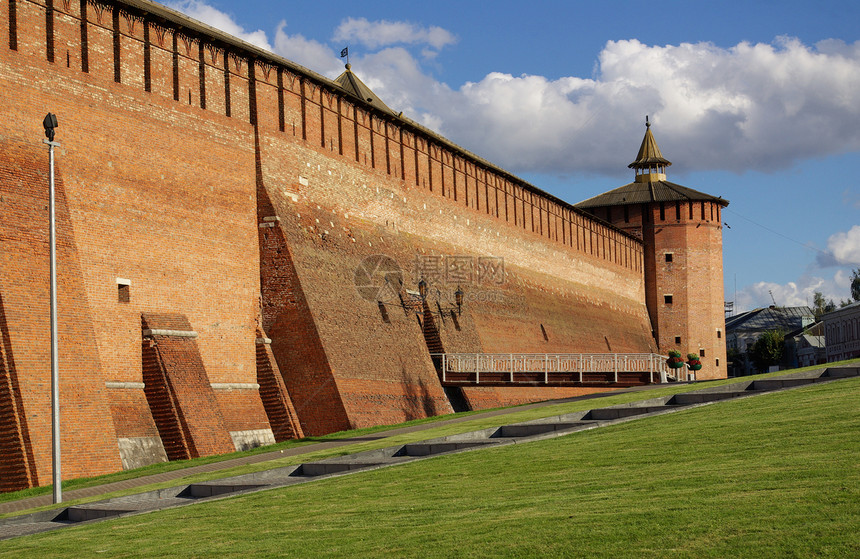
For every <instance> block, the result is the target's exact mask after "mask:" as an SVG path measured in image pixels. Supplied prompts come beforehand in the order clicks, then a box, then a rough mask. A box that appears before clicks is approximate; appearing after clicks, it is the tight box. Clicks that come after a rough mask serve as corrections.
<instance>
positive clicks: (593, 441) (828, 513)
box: [0, 379, 860, 557]
mask: <svg viewBox="0 0 860 559" xmlns="http://www.w3.org/2000/svg"><path fill="white" fill-rule="evenodd" d="M602 404H603V402H601V405H602ZM858 404H860V379H849V380H842V381H835V382H831V383H827V384H821V385H814V386H810V387H805V388H801V389H796V390H791V391H786V392H781V393H774V394H766V395H761V396H757V397H754V398H747V399H742V400H737V401H730V402H723V403H719V404H715V405H709V406H703V407H699V408H694V409H689V410H684V411H680V412H677V413H674V414H668V415H662V416H657V417H651V418H645V419H641V420H637V421H633V422H629V423H624V424H619V425H615V426H609V427H604V428H601V429H595V430H590V431H583V432H579V433H575V434H572V435H568V436H565V437H561V438H557V439H551V440H546V441H541V442H534V443H528V444H517V445H510V446H507V447H503V448H496V449H488V450H481V451H475V452H468V453H463V454H458V455H452V456H443V457H437V458H431V459H428V460H423V461H419V462H414V463H410V464H406V465H402V466H397V467H392V468H385V469H381V470H375V471H371V472H365V473H359V474H355V475H351V476H346V477H342V478H337V479H329V480H321V481H318V482H314V483H308V484H303V485H299V486H295V487H290V488H283V489H278V490H273V491H267V492H262V493H257V494H254V495H249V496H244V497H237V498H232V499H225V500H221V501H217V502H211V503H201V504H199V505H195V506H191V507H184V508H180V509H173V510H169V511H162V512H157V513H151V514H145V515H138V516H134V517H129V518H124V519H117V520H111V521H106V522H102V523H98V524H93V525H89V526H79V527H74V528H67V529H63V530H60V531H56V532H51V533H46V534H39V535H35V536H28V537H24V538H17V539H13V540H8V541H5V542H2V543H0V556H4V557H5V556H8V557H22V556H51V557H56V556H70V555H75V556H93V555H100V554H101V555H104V556H110V557H139V556H153V557H154V556H179V557H206V556H213V555H216V554H217V555H227V556H238V555H247V556H254V557H257V556H264V557H265V556H270V557H319V556H349V557H374V556H376V557H389V556H398V557H419V556H420V557H484V556H503V557H584V556H595V557H616V556H619V557H665V556H679V557H735V556H746V557H814V556H821V557H858V556H860V538H858V536H857V534H858V533H860V405H858ZM425 434H426V433H425Z"/></svg>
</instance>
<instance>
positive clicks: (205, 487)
mask: <svg viewBox="0 0 860 559" xmlns="http://www.w3.org/2000/svg"><path fill="white" fill-rule="evenodd" d="M857 376H860V367H850V366H849V367H831V368H827V369H816V370H813V371H804V372H800V373H794V374H789V375H785V376H781V377H771V378H767V379H761V380H749V381H740V382H736V383H733V384H727V385H723V386H718V387H710V388H705V389H701V390H696V391H691V392H684V393H680V394H675V395H671V396H662V397H658V398H651V399H645V400H641V401H638V402H634V403H630V404H623V405H618V406H610V407H604V408H594V409H590V410H587V411H580V412H575V413H570V414H565V415H559V416H553V417H546V418H542V419H538V420H533V421H529V422H525V423H517V424H510V425H502V426H500V427H492V428H488V429H483V430H480V431H472V432H468V433H462V434H458V435H451V436H448V437H444V438H439V439H430V440H425V441H421V442H417V443H410V444H405V445H403V444H401V445H396V446H390V447H386V448H382V449H378V450H372V451H366V452H360V453H356V454H350V455H346V456H337V457H334V458H329V459H326V460H320V461H316V462H305V463H301V464H297V465H291V466H286V467H276V468H273V469H270V470H267V471H263V472H257V473H252V474H245V475H241V476H234V477H228V478H223V479H218V480H214V481H209V482H203V483H193V484H183V485H178V486H176V487H171V488H168V489H162V490H158V491H149V492H145V493H139V494H136V495H130V496H126V497H118V498H114V499H107V500H103V501H98V502H93V503H87V504H83V505H75V506H61V508H56V509H52V510H49V511H43V512H38V513H33V514H23V515H20V516H14V517H11V518H7V519H3V520H0V539H7V538H12V537H16V536H22V535H28V534H35V533H38V532H44V531H48V530H55V529H58V528H62V527H65V526H71V525H76V524H80V523H84V522H86V523H90V522H98V521H100V520H103V519H105V518H111V517H116V516H125V515H131V514H139V513H143V512H147V511H152V510H160V509H165V508H172V507H177V506H184V505H189V504H192V503H196V502H202V501H206V500H212V499H217V498H224V497H229V496H233V495H238V494H242V493H249V492H253V491H262V490H266V489H273V488H278V487H285V486H288V485H293V484H297V483H304V482H307V481H311V480H317V479H324V478H327V477H332V476H337V475H345V474H349V473H352V472H357V471H365V470H370V469H375V468H382V467H387V466H392V465H396V464H402V463H405V462H411V461H414V460H420V459H422V458H426V457H428V456H438V455H441V454H451V453H455V452H463V451H468V450H476V449H480V448H489V447H493V446H499V445H505V444H515V443H520V442H528V441H535V440H541V439H547V438H551V437H558V436H562V435H566V434H569V433H572V432H575V431H580V430H584V429H593V428H597V427H602V426H605V425H611V424H615V423H619V422H622V421H630V420H632V419H637V418H640V417H647V416H651V415H657V414H664V413H672V412H674V411H677V410H679V409H688V408H690V407H695V406H701V405H707V404H711V403H715V402H720V401H726V400H729V399H733V398H742V397H749V396H754V395H757V394H763V393H767V392H773V391H776V390H784V389H790V388H795V387H800V386H806V385H809V384H812V383H817V382H828V381H833V380H837V379H842V378H850V377H857ZM650 388H655V387H654V386H645V387H638V388H633V389H628V390H626V391H642V392H643V395H644V394H647V390H648V389H650ZM620 392H624V391H613V392H611V393H604V394H600V395H592V396H589V397H580V398H571V399H568V400H554V401H550V402H541V403H538V404H532V405H530V406H520V407H518V408H513V409H506V410H496V411H492V412H486V413H484V414H477V415H470V416H468V417H464V418H455V419H452V420H450V422H462V421H471V420H474V419H476V418H481V417H490V416H498V415H504V414H508V413H511V412H513V411H521V410H523V409H529V408H533V407H541V406H547V405H554V404H558V403H559V402H562V401H573V400H581V399H586V398H595V399H596V398H599V397H601V396H606V395H611V394H618V393H620ZM445 423H446V422H436V423H430V424H425V425H419V426H412V427H405V428H399V429H392V430H390V431H385V432H382V433H379V434H376V435H372V436H369V437H357V438H349V439H340V440H334V441H326V442H322V443H317V444H311V445H307V446H302V447H298V448H293V449H288V450H284V451H283V452H281V451H275V452H271V453H265V454H260V455H256V456H249V457H242V458H236V459H233V460H226V461H223V462H218V463H213V464H207V465H203V466H196V467H192V468H186V469H182V470H177V471H173V472H167V473H164V474H156V475H152V476H146V477H141V478H136V479H132V480H127V481H121V482H115V483H110V484H105V485H101V486H96V487H91V488H86V489H79V490H74V491H68V492H66V493H65V497H66V499H67V500H74V499H79V498H84V497H92V496H97V495H103V494H106V493H109V492H112V491H117V490H122V489H130V488H134V487H140V486H144V485H150V484H153V483H160V482H164V481H170V480H171V479H179V478H182V477H185V476H188V475H192V474H196V473H202V472H212V471H218V470H226V469H228V468H232V467H235V466H238V465H243V464H251V463H257V462H265V461H268V460H274V459H276V458H283V457H286V456H295V455H302V454H307V453H311V452H316V451H319V450H324V449H328V448H335V447H338V446H345V445H349V444H354V443H356V442H361V441H367V440H375V439H385V438H388V437H393V436H395V435H400V434H403V433H409V432H415V431H420V430H424V429H429V428H432V427H437V426H439V425H444V424H445ZM51 500H52V497H51V495H44V496H39V497H31V498H28V499H21V500H19V501H12V502H9V503H2V504H0V513H9V512H15V511H24V510H28V509H32V508H35V507H39V506H44V505H49V504H50V503H51Z"/></svg>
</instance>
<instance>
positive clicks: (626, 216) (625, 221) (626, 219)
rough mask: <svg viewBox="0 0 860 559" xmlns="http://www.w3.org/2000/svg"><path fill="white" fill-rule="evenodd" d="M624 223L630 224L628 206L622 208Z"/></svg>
mask: <svg viewBox="0 0 860 559" xmlns="http://www.w3.org/2000/svg"><path fill="white" fill-rule="evenodd" d="M624 223H630V206H624Z"/></svg>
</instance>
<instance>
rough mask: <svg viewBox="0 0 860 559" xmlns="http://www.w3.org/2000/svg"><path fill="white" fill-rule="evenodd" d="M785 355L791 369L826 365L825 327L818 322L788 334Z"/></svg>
mask: <svg viewBox="0 0 860 559" xmlns="http://www.w3.org/2000/svg"><path fill="white" fill-rule="evenodd" d="M785 354H786V359H787V361H788V363H787V365H788V367H789V368H798V367H811V366H813V365H821V364H823V363H826V362H827V354H826V351H825V348H824V325H823V324H822V323H821V322H816V323H814V324H812V325H811V326H807V327H804V328H800V329H798V330H795V331H793V332H789V333H788V334H786V335H785Z"/></svg>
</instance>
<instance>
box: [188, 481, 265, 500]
mask: <svg viewBox="0 0 860 559" xmlns="http://www.w3.org/2000/svg"><path fill="white" fill-rule="evenodd" d="M261 487H266V484H264V483H258V484H235V483H192V484H191V485H189V486H188V487H187V488H186V489H185V491H183V492H182V493H180V496H182V497H191V498H192V499H202V498H205V497H214V496H215V495H226V494H228V493H236V492H238V491H248V490H250V489H259V488H261Z"/></svg>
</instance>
